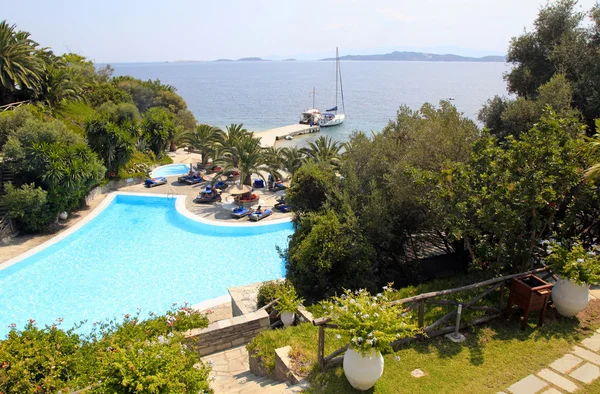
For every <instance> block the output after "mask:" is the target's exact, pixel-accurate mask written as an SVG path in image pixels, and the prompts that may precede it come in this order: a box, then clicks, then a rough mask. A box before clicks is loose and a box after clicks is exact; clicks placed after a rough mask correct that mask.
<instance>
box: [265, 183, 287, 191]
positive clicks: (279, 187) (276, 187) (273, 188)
mask: <svg viewBox="0 0 600 394" xmlns="http://www.w3.org/2000/svg"><path fill="white" fill-rule="evenodd" d="M285 189H287V186H285V185H284V184H283V183H281V182H275V183H274V184H273V186H271V187H269V191H270V192H278V191H280V190H285Z"/></svg>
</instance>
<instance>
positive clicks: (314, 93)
mask: <svg viewBox="0 0 600 394" xmlns="http://www.w3.org/2000/svg"><path fill="white" fill-rule="evenodd" d="M316 94H317V92H315V87H314V86H313V94H312V96H313V106H312V107H313V108H314V107H315V95H316Z"/></svg>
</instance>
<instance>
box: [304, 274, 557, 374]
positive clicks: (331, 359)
mask: <svg viewBox="0 0 600 394" xmlns="http://www.w3.org/2000/svg"><path fill="white" fill-rule="evenodd" d="M527 274H540V275H539V276H540V277H541V278H542V279H546V278H548V277H553V278H554V279H556V277H555V276H554V274H553V273H552V272H551V271H550V270H549V269H548V268H547V267H543V268H538V269H534V270H532V271H528V272H524V273H520V274H514V275H507V276H502V277H498V278H493V279H489V280H485V281H483V282H478V283H474V284H471V285H468V286H462V287H458V288H455V289H448V290H441V291H434V292H430V293H423V294H419V295H416V296H413V297H407V298H403V299H401V300H396V301H392V302H390V305H399V304H401V305H403V306H404V308H406V309H407V310H408V311H411V312H412V311H414V310H416V311H417V320H418V323H417V324H418V326H419V328H420V329H421V330H422V331H423V332H424V333H425V334H426V336H427V337H428V338H433V337H436V336H440V335H444V334H449V333H451V332H453V331H455V329H456V323H455V324H453V325H450V326H448V325H446V324H447V323H448V322H449V321H450V320H451V319H452V318H453V317H455V316H456V314H457V310H458V306H459V304H460V305H462V310H463V311H465V310H471V311H478V312H484V313H483V316H478V317H476V318H475V319H473V320H471V321H470V322H461V323H460V327H458V329H463V328H466V327H468V326H475V325H478V324H483V323H486V322H489V321H490V320H493V319H495V318H497V317H499V316H500V315H501V314H502V311H503V309H504V306H505V302H504V293H505V288H506V283H507V282H508V281H509V280H511V279H513V278H516V277H519V276H523V275H527ZM483 289H485V290H484V291H483V292H481V293H479V294H477V295H476V296H474V297H473V298H471V299H470V300H468V301H466V302H462V303H460V302H458V301H456V300H449V299H437V298H438V297H444V296H450V295H455V294H459V293H467V292H471V291H474V290H483ZM496 290H499V293H500V294H499V300H498V302H497V304H496V305H495V306H491V305H475V304H476V303H477V302H479V301H480V300H482V299H483V298H485V297H486V296H489V295H490V294H492V293H495V292H496ZM427 305H437V306H439V305H444V306H456V309H453V310H452V311H450V312H448V313H447V314H445V315H444V316H442V317H440V318H439V319H437V320H435V321H434V322H432V323H430V324H428V325H427V326H426V325H425V308H426V306H427ZM330 322H331V318H330V317H322V318H319V319H315V320H314V321H313V324H314V325H315V326H318V327H319V345H318V363H319V367H320V368H321V370H325V368H327V367H330V366H333V365H337V364H340V363H341V362H342V361H343V356H341V355H342V354H343V353H344V352H345V351H346V350H347V349H348V345H346V346H343V347H341V348H339V349H337V350H336V351H334V352H333V353H331V354H329V355H327V356H325V329H326V328H338V326H337V325H336V324H332V323H330ZM420 338H423V336H422V335H421V336H416V337H410V338H403V339H400V340H398V341H396V342H394V343H392V347H393V348H394V349H397V348H398V347H399V346H400V345H403V344H406V343H409V342H411V341H414V340H416V339H420Z"/></svg>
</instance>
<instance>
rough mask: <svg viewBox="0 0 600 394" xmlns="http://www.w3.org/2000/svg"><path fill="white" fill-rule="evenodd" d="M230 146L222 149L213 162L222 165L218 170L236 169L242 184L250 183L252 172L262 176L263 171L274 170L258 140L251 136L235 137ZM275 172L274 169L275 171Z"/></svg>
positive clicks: (269, 171)
mask: <svg viewBox="0 0 600 394" xmlns="http://www.w3.org/2000/svg"><path fill="white" fill-rule="evenodd" d="M231 143H232V145H231V147H227V148H225V149H223V151H222V152H221V155H220V157H219V158H217V160H215V164H216V165H218V166H220V167H222V170H221V171H220V172H219V174H220V173H224V172H228V171H238V172H239V173H240V183H241V184H242V185H249V186H250V185H252V174H257V175H258V176H260V177H262V176H263V173H271V172H274V171H273V168H271V167H269V160H268V156H267V155H266V154H265V151H264V149H263V148H262V147H261V146H260V140H259V139H258V138H254V137H252V136H247V135H245V136H240V137H239V138H235V139H234V140H233V141H232V142H231ZM275 172H276V171H275Z"/></svg>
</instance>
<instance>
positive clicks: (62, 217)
mask: <svg viewBox="0 0 600 394" xmlns="http://www.w3.org/2000/svg"><path fill="white" fill-rule="evenodd" d="M68 217H69V215H68V214H67V213H66V212H61V213H59V214H58V218H59V219H60V220H67V218H68Z"/></svg>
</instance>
